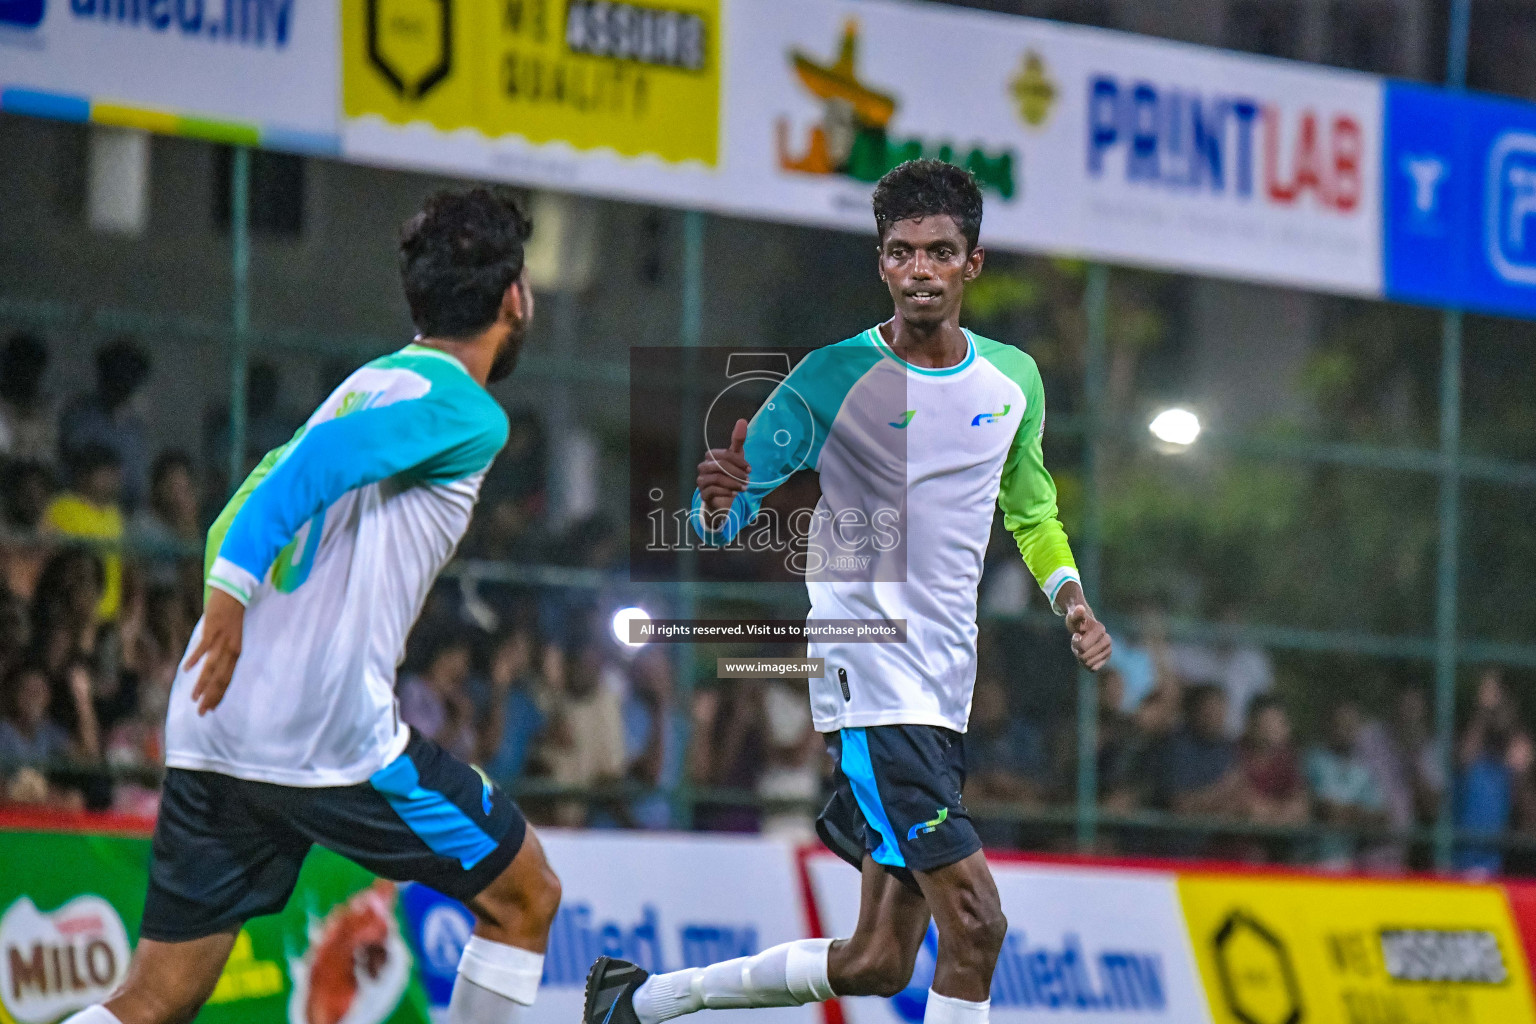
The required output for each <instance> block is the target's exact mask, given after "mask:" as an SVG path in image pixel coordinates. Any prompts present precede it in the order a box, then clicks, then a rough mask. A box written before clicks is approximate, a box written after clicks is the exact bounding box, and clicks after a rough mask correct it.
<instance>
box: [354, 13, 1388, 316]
mask: <svg viewBox="0 0 1536 1024" xmlns="http://www.w3.org/2000/svg"><path fill="white" fill-rule="evenodd" d="M720 17H721V19H722V21H723V22H724V30H723V37H724V40H725V42H724V46H723V54H722V56H721V63H722V66H723V68H722V73H721V83H722V84H721V89H722V95H721V97H720V103H719V113H718V117H719V126H718V127H719V136H718V139H719V143H718V145H719V149H718V158H717V159H716V160H714V161H713V162H712V166H706V164H704V163H700V162H697V161H694V162H689V161H682V162H666V161H664V160H662V159H658V158H657V157H655V156H654V155H640V156H636V157H625V156H620V155H619V154H617V153H615V152H614V151H612V150H611V149H610V150H604V149H601V148H597V149H589V150H586V151H582V150H580V149H578V148H574V147H573V146H572V145H570V144H568V143H567V142H564V141H560V142H555V143H549V144H537V143H536V142H535V141H532V140H531V139H529V138H523V137H520V136H519V135H517V134H516V133H515V132H511V131H508V132H503V133H501V134H498V135H495V136H489V135H487V134H484V133H482V132H479V131H472V130H468V129H460V130H457V131H444V130H441V129H438V128H434V127H433V126H432V124H430V123H429V121H430V117H429V116H428V112H429V111H431V110H433V109H435V108H433V107H432V106H431V104H432V103H433V102H437V101H436V100H434V99H433V96H434V91H437V92H441V91H442V90H443V89H445V88H447V86H446V85H444V84H433V85H431V86H430V87H429V89H428V92H427V94H426V95H425V96H424V97H423V98H421V99H414V98H412V95H413V94H407V98H406V99H405V100H403V101H401V102H402V103H404V104H405V108H403V109H401V110H399V111H396V112H395V114H394V117H395V118H396V123H390V122H389V121H388V120H387V119H385V118H382V117H379V116H376V115H368V116H357V117H350V118H348V119H347V120H346V122H345V126H344V147H345V152H346V154H347V155H348V156H349V157H352V158H355V159H360V160H364V161H372V162H380V163H386V164H398V165H407V166H413V167H421V168H427V169H433V170H439V171H458V172H460V173H468V174H472V175H477V176H485V177H491V178H504V179H507V180H512V181H519V182H523V183H526V184H531V185H540V186H546V187H550V188H558V189H570V190H575V191H585V192H594V193H600V194H605V195H616V196H620V197H625V198H632V199H640V200H650V201H655V202H662V203H668V204H673V205H678V206H689V207H703V208H709V209H716V210H721V211H725V212H729V213H732V214H738V215H742V216H747V217H755V218H763V219H769V220H781V221H792V222H801V223H807V224H819V225H827V226H832V227H839V228H847V229H852V230H864V231H871V230H873V218H872V216H871V213H870V205H869V200H870V193H871V190H872V186H873V182H874V181H875V180H877V179H878V178H879V177H880V175H881V174H882V173H884V172H885V171H886V170H888V169H889V168H890V167H892V166H894V165H896V164H897V163H900V162H901V161H902V160H905V159H909V158H911V157H915V156H942V157H944V158H946V159H949V160H952V161H954V162H955V163H959V164H962V165H965V166H967V167H969V168H970V169H971V170H972V171H973V172H975V174H976V176H977V178H978V179H979V180H980V181H981V182H982V184H983V186H984V188H985V190H986V198H987V202H986V216H985V222H984V226H983V231H982V234H983V239H984V240H985V241H986V242H987V243H988V244H990V245H993V246H997V247H1000V248H1005V249H1014V250H1031V251H1039V252H1050V253H1067V254H1075V255H1082V256H1091V257H1095V258H1100V259H1105V260H1112V261H1117V262H1125V263H1132V264H1141V265H1147V266H1153V267H1162V268H1168V269H1175V270H1182V271H1189V272H1194V273H1202V274H1212V275H1218V276H1228V277H1238V278H1246V279H1251V280H1257V281H1266V282H1274V283H1279V284H1286V285H1294V286H1299V287H1310V288H1319V289H1325V290H1330V291H1339V292H1347V293H1359V294H1367V295H1372V294H1378V293H1379V292H1380V290H1381V279H1382V273H1381V199H1380V182H1379V178H1380V171H1379V162H1380V151H1381V145H1382V139H1381V134H1382V133H1381V125H1382V106H1383V86H1382V82H1381V80H1380V79H1378V78H1374V77H1371V76H1368V75H1361V74H1355V73H1351V72H1343V71H1336V70H1331V69H1327V68H1320V67H1317V66H1313V65H1306V64H1299V63H1292V62H1286V61H1279V60H1271V59H1268V58H1262V57H1253V56H1248V55H1242V54H1235V53H1230V52H1225V51H1220V50H1213V49H1207V48H1203V47H1196V46H1188V45H1183V44H1179V43H1170V42H1166V41H1162V40H1155V39H1148V38H1145V37H1139V36H1132V35H1127V34H1124V33H1119V32H1110V31H1105V30H1100V29H1088V28H1080V27H1075V26H1067V25H1060V24H1057V23H1053V22H1047V21H1040V20H1036V19H1031V18H1020V17H1013V16H1007V15H996V14H987V13H981V12H970V11H956V10H953V9H944V8H940V7H937V6H928V5H917V4H896V3H888V2H880V0H731V2H729V3H722V4H721V9H720ZM583 38H584V37H583ZM348 45H349V47H351V48H353V49H359V52H361V47H362V45H363V42H362V41H361V40H360V39H359V40H350V41H349V43H348ZM508 45H511V44H510V43H509V44H508ZM349 52H350V50H349ZM577 56H580V55H577ZM618 63H619V64H622V63H623V61H619V62H618ZM637 73H638V72H637ZM347 74H348V75H349V76H357V77H359V78H367V77H374V78H376V77H378V75H379V73H378V71H377V69H376V68H373V67H372V66H370V65H369V64H368V63H367V62H365V61H363V60H361V58H359V59H356V60H349V62H348V69H347ZM351 88H353V87H352V86H351V85H350V84H349V89H351ZM442 102H444V103H446V102H447V101H446V100H443V101H442ZM412 105H415V106H414V107H413V106H412ZM416 107H419V108H420V111H421V113H420V114H419V115H417V116H416V119H415V120H414V121H411V120H410V118H411V116H412V115H411V114H410V112H409V110H410V109H415V108H416ZM406 108H409V109H406Z"/></svg>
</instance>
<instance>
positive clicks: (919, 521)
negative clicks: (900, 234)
mask: <svg viewBox="0 0 1536 1024" xmlns="http://www.w3.org/2000/svg"><path fill="white" fill-rule="evenodd" d="M965 334H966V338H967V341H968V342H969V346H968V349H967V352H966V354H965V358H964V359H962V360H961V361H960V362H959V363H958V364H956V365H955V366H952V367H946V368H944V369H927V368H924V367H919V366H913V365H911V364H909V363H907V362H906V361H904V360H902V359H901V358H900V357H898V356H897V355H896V354H895V353H894V352H893V351H891V349H890V347H889V346H888V345H887V344H886V343H885V341H884V339H882V338H881V336H880V331H879V329H878V328H872V329H870V330H868V331H865V332H864V333H863V334H860V335H858V336H856V337H853V338H849V339H848V340H847V341H843V342H840V343H838V344H836V345H829V346H827V347H825V348H821V349H817V350H816V351H814V352H812V353H810V354H809V355H808V356H806V357H805V358H804V359H803V360H801V362H800V364H799V365H798V366H796V367H795V368H794V370H793V371H792V372H791V373H790V374H789V375H788V376H787V377H785V378H784V380H783V381H781V382H780V383H779V384H778V386H777V387H776V388H775V390H774V391H773V393H772V394H771V395H770V396H769V398H768V400H767V401H766V402H764V403H763V405H762V407H761V408H760V409H758V411H757V413H756V414H755V415H754V416H753V417H752V420H751V421H750V424H749V426H748V429H747V438H746V443H745V446H744V453H745V456H746V460H747V464H748V465H749V466H750V467H751V478H750V480H749V481H748V485H747V487H746V489H745V490H744V491H742V492H741V493H739V494H738V495H737V496H736V501H735V503H734V504H733V505H732V507H731V511H730V514H729V515H728V517H727V519H726V522H725V523H724V524H723V525H722V526H721V527H720V529H719V530H718V531H716V532H710V531H702V532H703V535H704V538H705V540H707V541H709V542H711V543H725V542H727V541H729V540H730V539H731V538H733V537H735V535H736V534H737V533H738V532H739V531H740V530H741V528H742V527H743V526H745V525H746V524H747V523H749V522H751V521H752V520H753V519H754V518H755V517H756V516H757V515H758V513H759V509H760V506H761V504H762V500H763V498H764V496H765V495H767V494H768V493H769V492H770V491H772V490H773V489H774V488H775V487H777V486H778V485H779V484H780V483H781V482H783V480H784V479H786V478H787V477H788V476H789V475H790V474H791V473H793V472H794V471H795V470H796V469H798V468H801V467H804V468H809V469H815V470H817V471H818V472H819V474H820V477H821V498H820V500H819V501H818V502H817V506H816V512H815V517H814V519H813V522H815V523H820V524H823V525H822V526H820V527H813V528H812V530H813V531H816V532H813V536H812V540H811V542H810V544H809V545H808V548H807V550H808V551H815V552H817V555H816V556H815V557H814V558H812V560H811V564H810V565H809V566H808V568H809V570H810V571H807V573H806V587H807V589H808V590H809V591H810V598H811V612H810V618H811V619H860V620H895V619H905V620H906V623H907V639H906V642H905V643H852V642H842V641H817V642H810V643H808V644H807V648H808V649H807V652H806V653H807V656H809V657H813V658H816V657H821V658H825V659H826V674H825V675H824V676H823V677H822V678H819V679H812V680H811V686H810V690H811V710H812V713H813V716H814V718H815V724H816V729H817V730H818V731H820V732H830V731H833V730H836V729H842V728H859V727H864V726H873V725H937V726H944V727H946V728H950V729H954V730H956V731H958V732H964V731H965V729H966V725H967V722H968V720H969V718H970V711H971V692H972V690H973V689H974V687H975V682H976V587H977V583H978V582H979V581H980V579H981V567H982V561H983V559H984V557H985V555H986V550H987V541H988V539H989V537H990V535H991V532H992V518H993V513H994V509H996V508H999V507H1000V508H1001V509H1002V512H1003V521H1004V523H1005V524H1006V526H1007V527H1008V529H1009V530H1010V531H1011V532H1012V533H1013V536H1014V538H1015V539H1016V541H1017V542H1018V546H1019V552H1020V553H1021V554H1022V555H1023V558H1024V561H1025V563H1026V564H1028V566H1029V568H1030V570H1031V572H1032V573H1033V574H1034V576H1035V579H1036V581H1037V582H1038V583H1039V584H1040V587H1041V588H1042V589H1043V590H1044V591H1045V593H1046V595H1047V596H1048V597H1049V598H1051V599H1052V600H1053V601H1054V599H1055V597H1056V593H1057V591H1059V590H1060V589H1061V587H1062V586H1063V584H1065V583H1066V582H1067V581H1068V580H1075V579H1077V569H1076V566H1075V563H1074V562H1073V559H1072V550H1071V548H1070V547H1069V546H1068V544H1067V536H1066V533H1065V531H1063V530H1062V528H1061V523H1060V522H1059V521H1058V520H1057V518H1056V486H1055V483H1054V482H1053V481H1052V480H1051V475H1050V474H1049V473H1048V472H1047V471H1046V469H1045V463H1044V460H1043V458H1042V455H1041V438H1042V435H1043V432H1044V424H1045V390H1044V387H1043V386H1042V384H1041V381H1040V371H1039V369H1038V368H1037V367H1036V366H1035V361H1034V360H1033V359H1031V358H1030V357H1029V356H1028V355H1026V354H1025V353H1023V352H1022V351H1020V350H1019V349H1016V348H1014V347H1012V346H1011V345H1004V344H1002V343H1000V342H996V341H992V340H990V339H987V338H982V337H978V336H977V335H975V334H972V333H971V332H970V331H967V332H965ZM698 504H699V495H698V493H697V492H695V494H694V507H695V509H697V508H698ZM694 524H695V528H698V526H699V525H700V524H699V521H698V520H697V519H695V520H694ZM840 524H841V525H844V526H846V527H847V528H846V529H841V530H839V526H840ZM819 531H827V532H819ZM882 541H885V543H882ZM747 543H748V545H749V546H750V544H751V541H750V540H748V542H747Z"/></svg>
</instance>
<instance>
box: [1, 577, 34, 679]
mask: <svg viewBox="0 0 1536 1024" xmlns="http://www.w3.org/2000/svg"><path fill="white" fill-rule="evenodd" d="M29 628H30V627H29V626H28V623H27V604H26V602H25V601H23V600H21V599H20V598H18V597H16V596H14V595H12V594H10V593H8V592H7V591H6V590H5V588H4V587H0V677H3V676H4V675H5V673H6V672H8V671H10V669H11V667H12V666H13V665H15V664H16V663H17V662H18V661H20V660H21V658H22V655H23V654H25V653H26V650H27V647H28V644H29V639H30V638H29V635H28V633H29Z"/></svg>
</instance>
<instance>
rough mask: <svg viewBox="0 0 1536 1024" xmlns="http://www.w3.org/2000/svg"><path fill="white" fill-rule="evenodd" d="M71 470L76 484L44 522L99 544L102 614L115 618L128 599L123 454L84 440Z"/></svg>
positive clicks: (59, 533) (53, 530)
mask: <svg viewBox="0 0 1536 1024" xmlns="http://www.w3.org/2000/svg"><path fill="white" fill-rule="evenodd" d="M69 470H70V487H69V489H68V490H66V491H65V492H64V493H63V494H60V495H59V496H58V497H57V498H54V499H53V502H52V503H51V504H50V505H49V506H48V511H47V512H45V513H43V526H44V529H46V530H47V531H48V532H50V533H52V534H54V535H55V536H58V537H65V538H69V539H71V540H84V541H89V542H91V543H92V544H93V545H99V546H98V547H97V554H98V555H99V556H100V557H101V561H102V566H103V568H105V570H106V579H105V586H104V587H103V589H102V594H101V603H100V604H99V605H98V606H97V608H96V615H97V618H99V619H100V620H101V621H103V622H111V621H113V620H115V619H116V618H117V612H118V609H119V608H120V607H121V605H122V599H123V555H122V547H121V545H122V540H123V512H122V509H121V508H120V507H119V504H118V503H119V501H120V499H121V494H122V489H123V467H122V459H121V457H120V456H119V455H118V454H117V453H116V452H114V451H113V450H112V449H110V448H107V447H105V446H103V445H95V444H90V445H84V446H82V447H81V448H79V449H77V450H75V451H73V452H71V453H70V459H69Z"/></svg>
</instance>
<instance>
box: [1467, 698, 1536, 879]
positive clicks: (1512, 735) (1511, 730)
mask: <svg viewBox="0 0 1536 1024" xmlns="http://www.w3.org/2000/svg"><path fill="white" fill-rule="evenodd" d="M1531 761H1532V744H1531V737H1530V735H1529V734H1528V733H1527V732H1526V731H1525V729H1524V728H1523V727H1522V726H1521V725H1520V716H1519V711H1518V709H1517V708H1516V706H1515V702H1514V698H1513V696H1512V695H1511V694H1510V692H1509V690H1508V688H1506V687H1505V685H1504V679H1503V676H1502V675H1501V674H1500V673H1499V671H1498V669H1488V670H1487V671H1485V672H1484V673H1483V675H1482V678H1481V679H1480V680H1478V685H1477V695H1476V703H1475V705H1474V706H1473V709H1472V714H1471V716H1470V717H1469V719H1468V721H1467V726H1466V729H1465V730H1464V731H1463V732H1462V735H1461V738H1460V739H1459V740H1458V741H1457V749H1456V762H1457V775H1456V783H1455V786H1456V788H1455V791H1454V806H1453V810H1454V813H1455V822H1456V828H1457V830H1458V831H1466V832H1474V833H1481V834H1484V835H1488V836H1495V835H1498V834H1499V833H1501V832H1503V831H1505V830H1506V829H1508V828H1509V825H1510V821H1511V819H1512V818H1513V816H1514V807H1515V802H1516V798H1517V796H1518V795H1520V794H1521V792H1522V791H1523V790H1525V789H1526V788H1527V787H1528V786H1529V777H1530V770H1531ZM1452 864H1453V866H1454V867H1455V868H1456V870H1457V871H1461V872H1465V873H1467V874H1469V875H1473V876H1486V875H1493V874H1497V873H1498V872H1499V871H1500V870H1501V869H1502V868H1503V866H1504V854H1503V851H1501V850H1500V849H1499V848H1498V847H1495V846H1479V845H1465V846H1459V847H1457V849H1456V851H1455V853H1454V856H1453V859H1452Z"/></svg>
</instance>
